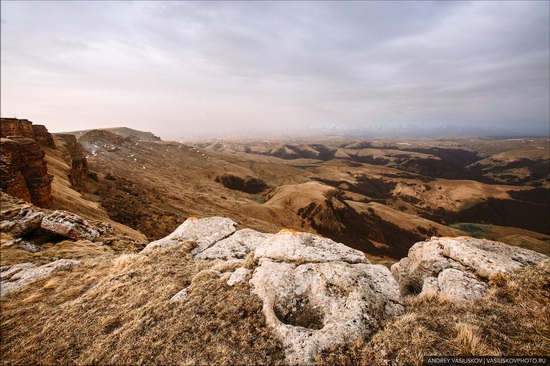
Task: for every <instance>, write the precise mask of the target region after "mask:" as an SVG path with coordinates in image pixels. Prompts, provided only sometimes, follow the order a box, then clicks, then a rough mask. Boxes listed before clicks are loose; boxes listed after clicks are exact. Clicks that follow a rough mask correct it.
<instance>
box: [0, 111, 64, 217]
mask: <svg viewBox="0 0 550 366" xmlns="http://www.w3.org/2000/svg"><path fill="white" fill-rule="evenodd" d="M1 122H2V123H1V124H0V138H1V141H0V179H1V183H0V189H1V190H2V191H4V192H6V193H8V194H10V195H12V196H15V197H18V198H21V199H23V200H25V201H27V202H32V203H34V204H35V205H37V206H40V207H44V208H49V207H51V206H52V204H53V197H52V194H51V181H52V180H53V176H52V175H50V174H48V170H47V167H46V162H45V160H44V155H45V153H44V151H43V150H42V148H41V145H42V146H45V147H51V148H53V147H54V146H55V144H54V142H53V138H52V136H51V134H50V133H49V132H48V130H47V129H46V127H44V126H42V125H33V124H32V122H31V121H29V120H26V119H17V118H2V120H1Z"/></svg>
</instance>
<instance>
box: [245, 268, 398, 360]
mask: <svg viewBox="0 0 550 366" xmlns="http://www.w3.org/2000/svg"><path fill="white" fill-rule="evenodd" d="M250 283H251V284H252V285H253V288H254V290H253V291H254V292H255V293H256V294H257V295H258V296H259V297H260V298H261V299H262V300H263V312H264V315H265V317H266V322H267V325H268V326H269V327H271V328H272V329H273V331H274V332H275V334H276V335H277V336H278V337H279V338H280V339H281V341H282V342H283V344H284V346H285V348H286V355H287V360H288V362H289V363H290V364H313V363H314V357H315V355H316V354H317V352H318V351H320V350H322V349H324V348H327V347H330V346H332V345H335V344H342V343H345V342H350V341H352V340H353V339H356V338H357V337H364V336H368V335H369V334H373V333H374V332H375V331H377V329H378V327H379V324H380V321H381V320H382V319H384V318H386V317H389V316H395V315H399V314H401V313H402V312H403V306H402V305H401V303H402V299H401V294H400V292H399V287H398V286H397V283H396V282H395V280H394V279H393V278H392V277H391V274H390V272H389V270H388V269H387V268H386V267H384V266H381V265H371V264H366V263H359V264H350V263H345V262H338V261H332V262H325V263H307V264H302V265H298V264H297V263H284V262H283V263H277V262H273V261H271V260H269V259H265V260H263V261H262V265H261V266H260V267H258V268H257V269H256V270H255V272H254V276H253V277H252V280H251V281H250Z"/></svg>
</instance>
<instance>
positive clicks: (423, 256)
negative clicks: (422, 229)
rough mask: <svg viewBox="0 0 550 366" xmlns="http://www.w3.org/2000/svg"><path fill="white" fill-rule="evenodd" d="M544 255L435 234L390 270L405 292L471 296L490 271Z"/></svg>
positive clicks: (508, 268)
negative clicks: (435, 235) (439, 236)
mask: <svg viewBox="0 0 550 366" xmlns="http://www.w3.org/2000/svg"><path fill="white" fill-rule="evenodd" d="M545 259H548V257H547V256H545V255H544V254H540V253H537V252H534V251H531V250H528V249H524V248H520V247H512V246H509V245H507V244H504V243H499V242H493V241H490V240H483V239H475V238H470V237H458V238H437V237H433V238H431V239H430V240H427V241H424V242H419V243H416V244H415V245H413V246H412V247H411V249H410V250H409V255H408V257H406V258H403V259H401V261H399V262H398V263H396V264H394V265H393V266H392V267H391V271H392V274H393V276H394V277H395V279H396V280H397V282H398V283H399V286H400V288H401V291H402V293H403V294H404V295H410V294H418V293H423V292H428V291H431V292H441V293H442V294H445V295H448V296H450V297H452V298H454V299H456V300H469V299H472V298H476V297H480V296H483V295H484V294H485V292H486V289H487V284H486V281H487V280H488V279H489V278H490V276H491V275H493V274H496V273H498V272H512V271H514V270H517V269H519V268H523V267H526V266H529V265H534V264H537V263H540V262H542V261H544V260H545Z"/></svg>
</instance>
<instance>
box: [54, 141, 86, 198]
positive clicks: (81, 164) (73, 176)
mask: <svg viewBox="0 0 550 366" xmlns="http://www.w3.org/2000/svg"><path fill="white" fill-rule="evenodd" d="M55 137H56V138H57V139H59V140H61V143H62V144H63V145H64V146H65V150H66V152H67V153H66V154H64V156H63V158H64V160H65V161H66V162H67V163H68V164H69V165H70V166H71V172H70V174H69V180H70V182H71V184H72V185H73V186H76V187H79V186H82V184H83V183H84V182H85V181H87V180H88V174H89V173H90V169H89V168H88V160H87V159H86V154H85V152H84V150H83V149H82V146H81V145H80V144H79V143H78V141H77V140H76V137H75V136H74V135H69V134H61V133H57V134H55Z"/></svg>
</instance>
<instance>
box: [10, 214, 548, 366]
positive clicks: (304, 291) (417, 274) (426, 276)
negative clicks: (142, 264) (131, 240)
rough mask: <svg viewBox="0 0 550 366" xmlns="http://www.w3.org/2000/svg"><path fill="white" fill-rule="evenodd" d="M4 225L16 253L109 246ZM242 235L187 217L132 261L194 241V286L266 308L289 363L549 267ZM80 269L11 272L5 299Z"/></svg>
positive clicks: (459, 243)
mask: <svg viewBox="0 0 550 366" xmlns="http://www.w3.org/2000/svg"><path fill="white" fill-rule="evenodd" d="M8 211H9V212H8ZM0 226H1V227H0V229H1V230H2V231H3V232H4V233H9V234H10V235H11V236H12V237H14V238H15V239H14V240H13V244H12V242H10V243H8V244H7V245H12V246H14V245H19V246H21V245H22V244H21V243H22V242H21V241H22V240H23V238H22V237H23V236H24V233H27V232H33V231H35V230H43V231H48V232H51V233H56V234H57V235H62V236H64V237H66V238H70V239H71V238H72V239H74V240H77V239H79V240H86V241H88V242H92V243H95V242H97V243H98V245H99V243H100V241H102V242H107V239H108V238H107V233H104V232H103V231H105V230H104V228H103V229H102V228H101V227H98V226H97V225H96V223H91V222H88V221H86V220H84V219H83V218H81V217H80V216H77V215H74V214H70V213H67V212H62V211H55V212H50V213H43V212H39V211H37V210H35V209H34V208H33V207H31V206H29V207H26V206H25V207H22V208H21V207H17V210H15V209H12V210H4V209H3V221H2V225H0ZM236 226H237V223H235V222H234V221H232V220H230V219H228V218H222V217H211V218H206V219H195V218H190V219H188V220H186V221H185V222H184V223H183V224H182V225H180V226H179V227H178V228H177V229H176V230H175V231H174V232H173V233H172V234H170V235H168V236H167V237H165V238H162V239H160V240H157V241H154V242H151V243H149V244H148V245H147V246H146V247H145V248H144V249H143V250H142V251H141V253H140V254H137V255H136V254H134V255H133V257H128V258H133V260H139V258H147V260H148V261H152V262H154V261H155V257H159V256H161V255H162V256H166V255H169V253H171V252H172V251H173V252H174V255H176V253H178V248H179V247H181V246H182V245H189V242H193V243H194V248H193V249H192V250H191V256H192V258H193V260H192V261H197V262H195V263H198V262H201V263H204V264H205V265H206V268H208V269H206V270H203V271H202V272H199V273H197V275H196V276H195V277H199V276H200V275H208V276H215V277H218V278H221V279H223V280H225V281H226V283H227V285H229V286H236V285H237V284H240V285H241V286H243V285H245V286H249V288H250V291H251V292H252V293H254V294H256V295H257V296H258V297H259V298H260V299H261V301H262V302H263V315H264V317H265V320H266V324H267V326H268V327H269V329H270V330H271V331H272V332H273V334H275V335H276V337H277V338H278V339H279V340H280V341H281V343H282V345H283V347H284V350H285V355H286V360H287V362H288V363H290V364H313V363H315V357H316V355H318V354H319V352H320V351H322V350H325V349H329V348H330V347H333V346H335V345H343V344H349V343H351V342H352V341H354V340H356V339H358V338H363V339H366V338H370V337H371V336H372V335H374V334H375V333H376V332H378V331H379V330H380V328H381V325H382V322H383V321H384V320H386V319H389V318H392V317H395V316H399V315H400V314H402V313H403V312H404V301H403V298H404V296H416V295H419V294H420V295H422V294H427V293H439V294H441V295H443V296H445V297H447V298H448V299H452V300H453V301H460V302H463V301H469V300H472V299H474V298H476V297H481V296H484V294H485V293H486V291H487V288H488V285H487V284H488V281H489V279H490V278H491V277H492V276H493V275H495V274H497V273H500V272H512V271H515V270H517V269H520V268H524V267H527V266H531V265H535V264H537V263H540V262H542V261H545V260H547V259H548V257H547V256H545V255H543V254H540V253H536V252H533V251H530V250H526V249H522V248H518V247H512V246H509V245H506V244H503V243H498V242H492V241H488V240H481V239H474V238H470V237H458V238H437V237H433V238H431V239H429V240H427V241H424V242H419V243H416V244H415V245H414V246H413V247H412V248H411V249H410V251H409V254H408V256H407V257H406V258H403V259H402V260H401V261H400V262H398V263H396V264H394V265H393V266H392V268H391V271H390V270H389V269H388V268H387V267H385V266H382V265H376V264H372V263H370V262H369V261H368V259H367V258H366V257H365V255H364V253H362V252H360V251H357V250H354V249H351V248H349V247H347V246H345V245H343V244H340V243H336V242H334V241H332V240H330V239H327V238H323V237H320V236H317V235H313V234H309V233H300V232H295V231H293V230H282V231H280V232H279V233H277V234H266V233H260V232H257V231H255V230H251V229H242V230H237V229H236ZM23 241H24V240H23ZM101 245H103V244H101ZM21 248H23V249H24V248H26V247H25V246H22V247H21ZM39 249H40V248H38V250H39ZM25 250H27V249H25ZM33 250H34V249H33ZM209 263H212V265H210V264H209ZM79 265H80V262H79V261H75V260H69V259H61V260H57V261H54V262H51V263H48V264H45V265H42V266H35V265H34V264H32V263H20V264H16V265H12V266H4V267H2V268H1V271H0V272H1V274H0V277H1V278H0V279H1V281H2V282H1V283H0V286H1V290H2V291H1V294H2V296H4V295H6V294H8V293H10V292H12V291H15V290H17V289H18V288H20V287H23V286H26V285H28V284H29V283H32V282H33V281H36V280H37V279H40V278H44V277H47V276H53V275H55V273H57V272H58V271H67V270H71V269H72V268H73V267H75V266H79ZM203 268H204V267H203ZM206 272H208V273H206ZM191 282H193V281H191ZM233 288H234V287H233ZM193 291H194V290H193V289H192V288H190V287H185V288H182V289H180V290H179V291H174V293H171V294H169V296H170V297H171V300H172V301H173V302H176V303H177V302H186V301H188V300H189V299H188V297H189V296H188V293H193ZM168 298H169V297H168ZM168 298H167V300H168Z"/></svg>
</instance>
